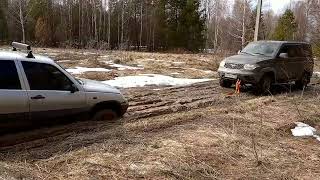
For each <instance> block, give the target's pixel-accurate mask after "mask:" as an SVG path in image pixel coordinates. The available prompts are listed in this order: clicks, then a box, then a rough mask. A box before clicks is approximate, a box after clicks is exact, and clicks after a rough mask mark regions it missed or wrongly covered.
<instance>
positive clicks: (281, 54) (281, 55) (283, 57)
mask: <svg viewBox="0 0 320 180" xmlns="http://www.w3.org/2000/svg"><path fill="white" fill-rule="evenodd" d="M288 57H289V56H288V53H280V55H279V58H282V59H287V58H288Z"/></svg>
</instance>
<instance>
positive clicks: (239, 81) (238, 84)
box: [235, 79, 241, 94]
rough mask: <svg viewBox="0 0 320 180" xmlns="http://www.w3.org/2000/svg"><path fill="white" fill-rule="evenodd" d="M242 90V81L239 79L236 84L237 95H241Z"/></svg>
mask: <svg viewBox="0 0 320 180" xmlns="http://www.w3.org/2000/svg"><path fill="white" fill-rule="evenodd" d="M240 89H241V80H240V79H238V80H237V83H236V92H235V93H236V94H240Z"/></svg>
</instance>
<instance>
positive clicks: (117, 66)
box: [110, 64, 144, 71]
mask: <svg viewBox="0 0 320 180" xmlns="http://www.w3.org/2000/svg"><path fill="white" fill-rule="evenodd" d="M110 66H111V67H114V68H117V69H118V70H120V71H123V70H126V69H128V70H142V69H144V68H143V67H133V66H126V65H122V64H110Z"/></svg>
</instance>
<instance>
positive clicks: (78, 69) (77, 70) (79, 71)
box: [66, 67, 111, 74]
mask: <svg viewBox="0 0 320 180" xmlns="http://www.w3.org/2000/svg"><path fill="white" fill-rule="evenodd" d="M66 70H67V71H68V72H69V73H72V74H82V73H85V72H110V71H111V70H110V69H105V68H87V67H75V68H74V69H66Z"/></svg>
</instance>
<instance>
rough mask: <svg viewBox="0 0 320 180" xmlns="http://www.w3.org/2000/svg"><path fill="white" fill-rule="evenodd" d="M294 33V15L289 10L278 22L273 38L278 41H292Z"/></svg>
mask: <svg viewBox="0 0 320 180" xmlns="http://www.w3.org/2000/svg"><path fill="white" fill-rule="evenodd" d="M296 32H297V23H296V20H295V16H294V13H293V12H292V11H291V10H290V9H287V10H286V12H285V13H284V14H283V15H282V16H281V17H280V19H279V21H278V24H277V27H276V29H275V32H274V35H273V38H274V39H275V40H279V41H285V40H294V39H295V37H294V36H295V33H296Z"/></svg>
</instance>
